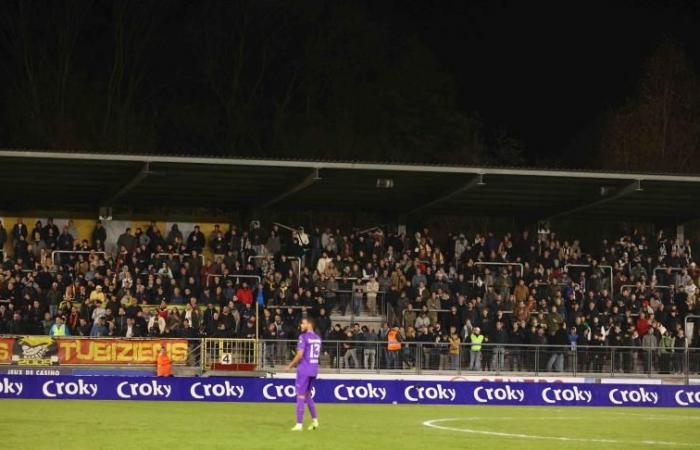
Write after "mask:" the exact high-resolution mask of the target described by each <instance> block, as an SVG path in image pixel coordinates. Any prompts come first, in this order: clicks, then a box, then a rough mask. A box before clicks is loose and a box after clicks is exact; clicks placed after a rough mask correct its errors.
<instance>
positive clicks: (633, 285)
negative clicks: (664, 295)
mask: <svg viewBox="0 0 700 450" xmlns="http://www.w3.org/2000/svg"><path fill="white" fill-rule="evenodd" d="M628 287H631V288H635V287H637V285H636V284H623V285H622V286H620V294H622V291H624V290H625V288H628ZM642 288H650V289H657V288H658V289H671V286H663V285H661V284H658V285H654V287H652V286H650V285H648V284H643V285H642Z"/></svg>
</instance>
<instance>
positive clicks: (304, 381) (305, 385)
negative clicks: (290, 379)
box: [294, 375, 316, 395]
mask: <svg viewBox="0 0 700 450" xmlns="http://www.w3.org/2000/svg"><path fill="white" fill-rule="evenodd" d="M315 380H316V377H310V376H308V375H297V379H296V382H295V383H294V387H295V388H296V393H297V395H306V394H307V393H309V392H311V388H312V387H313V385H314V381H315Z"/></svg>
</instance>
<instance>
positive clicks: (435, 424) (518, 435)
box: [423, 418, 695, 446]
mask: <svg viewBox="0 0 700 450" xmlns="http://www.w3.org/2000/svg"><path fill="white" fill-rule="evenodd" d="M459 420H463V419H461V418H450V419H433V420H426V421H425V422H423V426H426V427H429V428H434V429H437V430H444V431H458V432H460V433H470V434H481V435H485V436H496V437H505V438H521V439H541V440H550V441H563V442H592V443H599V444H644V445H671V446H694V445H695V444H690V443H687V442H669V441H651V440H644V441H623V440H617V439H603V438H570V437H563V436H539V435H535V434H524V433H506V432H502V431H488V430H475V429H472V428H456V427H448V426H444V425H439V424H440V423H442V422H454V421H459Z"/></svg>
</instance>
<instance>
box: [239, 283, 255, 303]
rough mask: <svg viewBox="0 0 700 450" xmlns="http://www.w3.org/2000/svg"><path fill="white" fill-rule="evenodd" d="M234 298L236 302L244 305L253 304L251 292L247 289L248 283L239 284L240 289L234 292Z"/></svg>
mask: <svg viewBox="0 0 700 450" xmlns="http://www.w3.org/2000/svg"><path fill="white" fill-rule="evenodd" d="M236 298H238V301H239V302H241V303H243V304H244V305H252V304H253V290H252V289H250V287H248V283H246V282H243V283H242V284H241V287H239V288H238V290H237V291H236Z"/></svg>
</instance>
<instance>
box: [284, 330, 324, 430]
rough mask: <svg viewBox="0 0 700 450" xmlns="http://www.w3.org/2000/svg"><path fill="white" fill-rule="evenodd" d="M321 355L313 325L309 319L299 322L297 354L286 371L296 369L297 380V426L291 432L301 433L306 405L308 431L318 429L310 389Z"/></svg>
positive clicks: (318, 338) (316, 373) (318, 340)
mask: <svg viewBox="0 0 700 450" xmlns="http://www.w3.org/2000/svg"><path fill="white" fill-rule="evenodd" d="M320 355H321V338H320V337H318V335H317V334H316V333H314V323H313V321H312V320H311V319H309V318H304V319H302V320H301V335H300V336H299V342H298V343H297V353H296V355H294V359H293V360H292V362H290V363H289V367H288V369H294V367H297V365H298V366H299V367H298V368H297V379H296V382H295V384H294V386H295V387H296V393H297V424H296V425H295V426H294V428H292V431H301V430H302V429H303V424H304V405H308V407H309V413H310V414H311V425H309V430H315V429H316V428H318V416H317V415H316V404H315V403H314V399H313V398H311V389H312V387H313V383H314V380H316V376H317V375H318V357H319V356H320Z"/></svg>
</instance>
